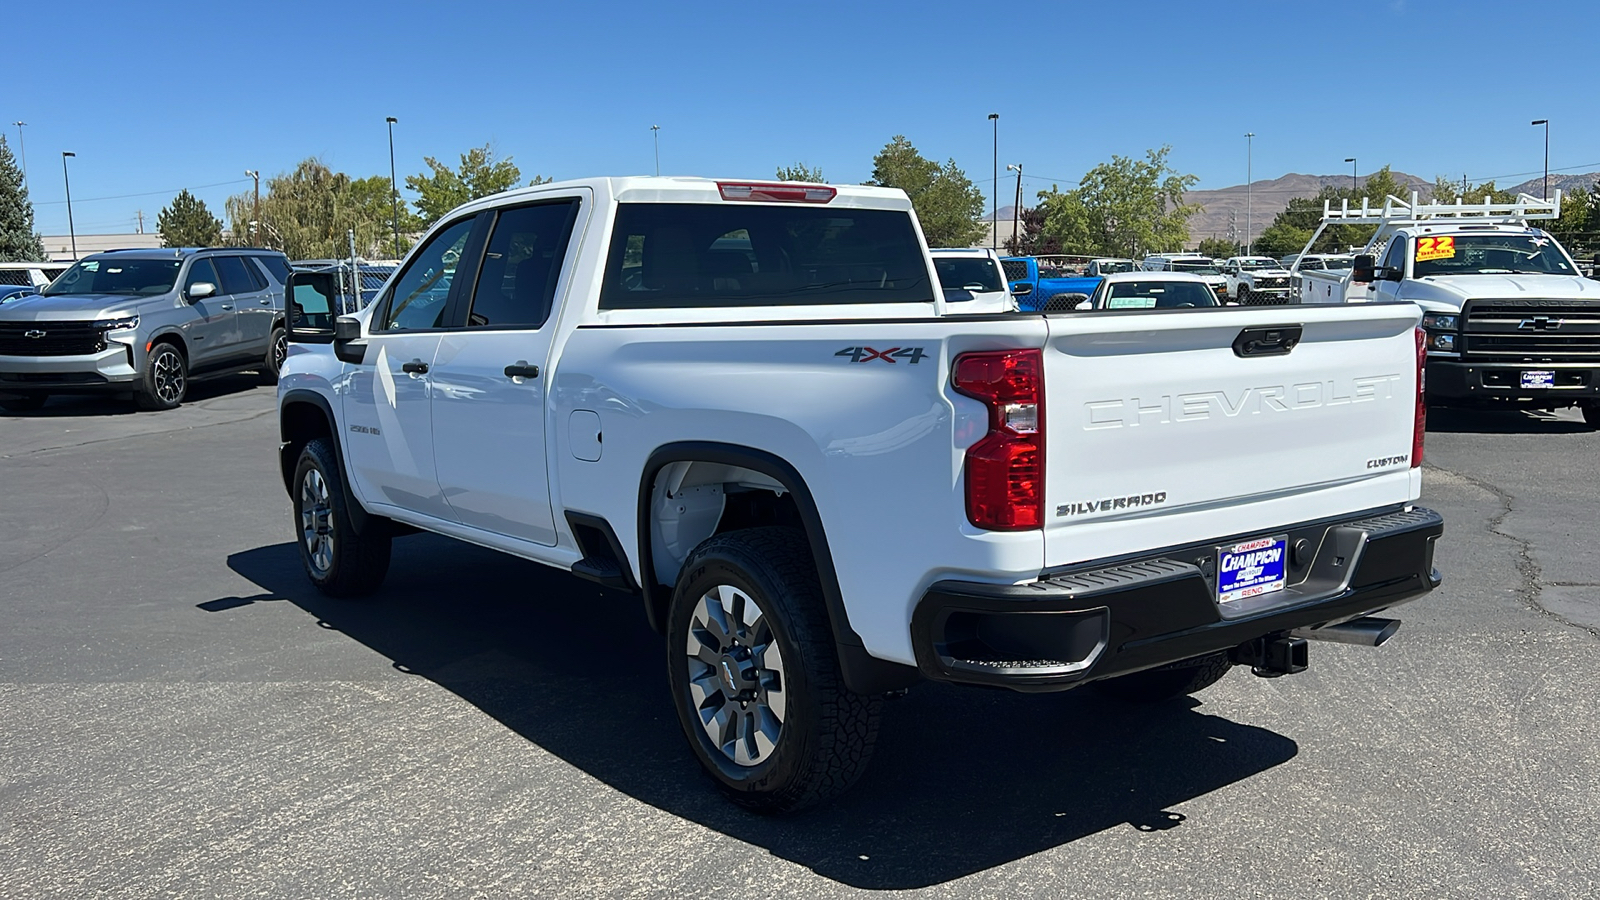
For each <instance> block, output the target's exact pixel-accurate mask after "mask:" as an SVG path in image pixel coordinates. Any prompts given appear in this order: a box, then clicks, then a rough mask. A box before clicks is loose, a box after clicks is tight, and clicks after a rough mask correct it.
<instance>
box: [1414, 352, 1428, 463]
mask: <svg viewBox="0 0 1600 900" xmlns="http://www.w3.org/2000/svg"><path fill="white" fill-rule="evenodd" d="M1427 433H1428V333H1427V332H1426V331H1423V330H1422V329H1421V328H1418V329H1417V418H1416V422H1415V423H1414V424H1413V425H1412V426H1411V468H1413V469H1415V468H1416V467H1418V466H1420V465H1422V438H1423V436H1424V435H1426V434H1427Z"/></svg>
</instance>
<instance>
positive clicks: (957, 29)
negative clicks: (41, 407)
mask: <svg viewBox="0 0 1600 900" xmlns="http://www.w3.org/2000/svg"><path fill="white" fill-rule="evenodd" d="M5 18H6V23H7V34H8V36H9V37H10V39H11V46H10V48H9V51H8V54H7V62H6V64H5V65H4V66H0V117H3V119H4V122H5V123H6V125H5V134H6V137H7V140H8V141H9V142H10V144H11V146H12V150H13V151H14V152H15V150H16V149H17V129H16V127H15V126H13V125H10V124H9V123H11V122H14V121H16V120H18V119H21V120H23V121H26V122H27V123H28V126H27V128H26V130H25V140H26V151H27V163H28V170H29V175H30V187H31V188H32V196H33V199H34V201H35V202H36V203H37V204H38V205H37V212H38V220H37V226H38V228H39V230H40V231H42V232H44V233H46V234H61V233H65V231H66V224H67V223H66V209H65V206H64V204H63V203H62V200H63V196H64V194H63V189H62V176H61V151H62V150H72V151H75V152H76V153H77V154H78V155H77V158H76V159H75V160H73V161H72V187H73V198H74V202H73V212H74V216H75V219H76V224H77V228H78V230H79V231H81V232H84V233H91V232H114V231H132V230H133V228H134V213H135V210H138V209H143V210H144V211H145V215H146V223H147V224H146V228H147V230H149V229H150V228H151V226H152V223H153V222H154V219H155V214H156V212H157V211H158V210H160V208H161V207H162V206H163V205H164V204H165V203H167V202H168V201H169V200H170V199H171V196H172V194H173V193H175V192H176V190H177V189H178V188H182V187H188V188H190V189H191V190H193V191H194V192H195V193H196V194H197V195H199V196H200V197H201V198H202V199H204V200H205V201H206V202H207V204H209V205H210V206H211V207H212V209H213V210H214V211H215V212H217V213H219V214H220V213H221V208H222V201H223V199H224V198H225V197H226V196H227V195H228V194H229V193H231V192H236V191H239V190H243V189H244V188H245V187H246V186H248V184H249V181H248V179H246V178H244V176H243V174H242V173H243V171H244V170H245V169H260V170H261V171H262V172H263V173H264V174H267V175H270V174H275V173H278V172H282V171H285V170H288V169H290V168H292V167H293V166H294V164H295V163H296V162H297V161H298V160H300V159H302V158H304V157H307V156H311V155H316V156H319V157H321V158H322V159H323V160H324V161H325V162H326V163H327V164H328V165H330V166H332V167H333V168H335V169H337V170H342V171H345V172H349V173H350V174H352V175H355V176H365V175H372V174H387V173H388V171H389V168H388V167H389V159H388V143H387V136H386V132H385V126H384V117H385V116H390V115H392V116H396V117H398V118H399V120H400V122H399V125H398V126H397V127H396V130H395V152H396V157H397V161H398V168H399V172H400V177H401V179H402V180H403V179H404V177H405V176H406V174H408V173H415V172H418V171H421V169H422V168H423V164H422V158H423V157H424V156H435V157H438V158H440V159H443V160H448V161H451V162H454V161H455V160H456V158H457V155H458V154H460V153H461V152H462V151H464V150H466V149H468V148H470V147H472V146H474V145H480V144H483V143H484V142H486V141H489V142H493V143H494V145H495V147H496V149H497V150H498V151H499V152H500V153H501V154H505V155H510V156H511V157H513V158H514V160H515V162H516V163H517V164H518V165H519V166H520V167H521V168H522V171H523V173H524V175H533V174H535V173H538V174H541V175H547V176H553V177H555V178H558V179H560V178H569V177H581V176H587V175H613V174H629V173H646V172H650V171H652V170H653V169H654V159H653V156H652V149H651V134H650V130H649V127H650V126H651V125H652V124H659V125H660V126H661V133H660V137H661V169H662V172H663V173H664V174H697V175H717V176H737V177H770V176H771V175H772V173H773V169H774V167H776V166H777V165H780V164H787V163H793V162H797V161H804V162H806V163H809V164H811V165H814V166H821V167H822V169H823V171H824V173H825V174H826V176H827V177H828V178H829V179H830V180H833V181H862V180H865V179H866V178H867V177H868V175H869V174H870V171H871V160H872V155H873V154H874V153H875V152H876V151H877V150H878V149H879V148H880V147H882V146H883V144H884V143H885V142H887V141H888V140H889V138H890V137H891V136H893V135H895V134H904V135H906V136H907V137H908V138H910V139H911V141H912V142H913V143H914V144H916V146H917V147H918V149H920V150H921V151H922V152H923V153H924V155H927V156H929V157H932V158H935V159H939V160H943V159H946V158H950V157H953V158H954V159H955V160H956V162H957V164H959V165H960V166H962V167H963V168H965V169H966V171H967V173H968V174H969V175H970V176H971V177H972V178H973V179H974V181H977V182H978V183H979V184H980V185H981V186H983V187H984V188H985V189H986V190H987V188H988V187H989V179H990V171H991V153H992V147H991V132H990V125H989V122H988V121H987V116H988V114H989V113H991V112H998V113H1000V115H1001V119H1000V169H1001V175H1002V184H1001V204H1002V205H1004V204H1005V203H1006V202H1008V201H1009V199H1010V197H1011V194H1012V189H1013V182H1012V181H1010V180H1009V179H1007V178H1006V177H1005V164H1006V163H1008V162H1018V161H1020V162H1022V163H1023V164H1024V166H1025V169H1026V171H1027V172H1028V173H1029V174H1030V175H1033V174H1035V173H1036V174H1037V175H1038V176H1040V179H1059V180H1061V181H1064V182H1070V181H1072V180H1075V179H1076V178H1078V177H1079V176H1080V175H1081V174H1082V173H1083V172H1084V171H1085V170H1086V169H1087V168H1089V167H1091V166H1093V165H1094V164H1096V163H1098V162H1101V161H1104V160H1106V159H1109V158H1110V156H1111V154H1113V153H1118V154H1123V155H1140V154H1142V153H1143V152H1144V150H1145V149H1146V148H1149V147H1154V146H1159V145H1161V144H1171V145H1172V147H1173V152H1172V162H1173V164H1174V165H1176V166H1177V167H1178V168H1179V169H1180V170H1181V171H1184V172H1192V173H1194V174H1195V175H1198V176H1199V178H1200V186H1201V187H1202V188H1215V187H1225V186H1227V185H1232V184H1239V183H1242V182H1243V181H1244V175H1245V138H1244V133H1245V132H1246V131H1254V132H1255V133H1256V135H1257V136H1256V139H1255V167H1254V171H1255V175H1256V178H1257V179H1262V178H1271V177H1276V176H1278V175H1281V174H1284V173H1285V172H1307V173H1314V174H1330V173H1341V172H1345V171H1348V168H1347V167H1346V164H1345V163H1343V162H1342V160H1343V159H1344V158H1345V157H1348V156H1355V157H1357V159H1359V160H1360V166H1361V169H1362V171H1363V172H1366V171H1369V170H1370V169H1372V168H1376V167H1378V166H1381V165H1383V164H1385V163H1388V164H1392V165H1393V166H1394V167H1395V168H1397V169H1400V170H1403V171H1407V172H1411V173H1413V174H1417V175H1422V176H1424V177H1428V178H1432V177H1434V176H1437V175H1440V174H1448V175H1450V176H1451V177H1453V178H1459V177H1460V176H1461V175H1462V174H1463V173H1466V174H1467V175H1468V176H1470V177H1472V178H1473V179H1475V180H1476V179H1481V178H1487V177H1491V176H1513V175H1514V176H1515V177H1511V178H1509V179H1508V178H1502V179H1501V183H1502V184H1507V183H1510V182H1515V181H1520V180H1522V179H1523V177H1524V176H1522V175H1520V174H1517V173H1528V172H1537V171H1538V170H1539V169H1540V167H1541V166H1542V164H1543V152H1544V145H1543V136H1542V132H1541V130H1540V129H1537V128H1532V127H1530V126H1529V124H1528V122H1529V120H1531V119H1537V118H1549V119H1550V120H1551V121H1552V129H1551V146H1550V165H1551V166H1552V167H1554V168H1557V169H1560V168H1564V167H1574V166H1585V167H1587V168H1600V116H1597V115H1596V108H1595V107H1596V105H1597V101H1596V90H1595V79H1594V68H1593V61H1592V56H1593V54H1592V52H1591V50H1590V48H1591V47H1592V46H1593V44H1594V42H1595V41H1596V40H1597V39H1600V27H1597V26H1600V6H1597V5H1596V4H1594V3H1593V0H1588V2H1564V0H1558V2H1548V3H1540V4H1537V5H1522V6H1519V5H1516V4H1506V3H1503V2H1498V3H1489V2H1477V0H1474V2H1451V3H1441V2H1437V0H1434V2H1428V3H1424V2H1420V0H1370V2H1361V3H1346V4H1336V3H1321V4H1316V5H1315V6H1314V7H1313V6H1312V5H1310V4H1300V3H1266V2H1253V3H1252V2H1240V3H1229V2H1213V3H1209V4H1195V3H1180V2H1123V3H1096V4H1092V5H1090V4H1062V3H1056V4H1043V3H1015V4H1009V5H1002V4H982V3H970V2H969V3H962V4H954V3H942V2H919V3H911V2H900V3H873V2H870V0H866V2H862V0H857V2H852V3H835V2H817V3H748V2H746V3H727V4H714V3H704V4H677V3H640V2H604V0H589V2H578V3H562V4H551V3H543V2H513V3H501V2H479V3H473V4H440V3H436V2H435V3H420V2H414V0H395V2H386V3H373V4H353V3H340V2H337V0H334V2H322V3H304V2H280V3H272V4H267V3H252V4H235V3H199V4H190V3H154V4H150V3H127V2H109V0H90V2H88V3H85V4H75V5H72V6H70V8H69V7H65V6H61V5H58V4H49V3H14V4H11V6H10V8H8V10H7V12H6V16H5ZM1541 45H1543V46H1549V47H1551V48H1553V49H1552V50H1551V51H1550V52H1549V53H1540V52H1539V51H1538V49H1537V48H1538V47H1540V46H1541ZM1510 47H1517V48H1518V49H1517V50H1516V51H1514V52H1515V55H1516V56H1517V57H1518V58H1519V59H1518V63H1517V67H1516V68H1514V69H1513V68H1506V67H1505V64H1504V63H1495V62H1492V61H1484V60H1486V59H1490V58H1493V57H1495V56H1505V55H1507V53H1508V48H1510ZM1446 48H1456V49H1453V50H1452V49H1446ZM1381 60H1389V61H1390V62H1389V63H1388V64H1385V63H1383V62H1381ZM1435 63H1437V65H1433V64H1435ZM1589 164H1594V165H1592V166H1591V165H1589ZM224 182H234V183H232V184H219V183H224ZM1049 183H1050V182H1049V180H1039V179H1033V178H1030V179H1029V180H1027V181H1025V182H1024V191H1025V194H1026V195H1027V196H1028V197H1030V198H1031V197H1032V195H1033V193H1034V192H1035V191H1036V190H1038V189H1041V188H1045V187H1048V186H1049ZM129 194H144V195H145V196H136V197H122V198H121V199H96V198H110V197H118V196H120V195H129Z"/></svg>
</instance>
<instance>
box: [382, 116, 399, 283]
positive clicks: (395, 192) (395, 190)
mask: <svg viewBox="0 0 1600 900" xmlns="http://www.w3.org/2000/svg"><path fill="white" fill-rule="evenodd" d="M384 121H385V122H388V123H389V214H390V215H391V216H393V217H394V258H395V259H399V258H400V184H399V182H397V181H396V180H395V175H394V123H396V122H398V121H400V120H399V119H396V118H395V117H394V116H387V117H385V118H384Z"/></svg>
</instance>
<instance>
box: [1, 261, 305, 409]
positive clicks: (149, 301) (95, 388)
mask: <svg viewBox="0 0 1600 900" xmlns="http://www.w3.org/2000/svg"><path fill="white" fill-rule="evenodd" d="M288 277H289V260H288V258H287V257H285V256H284V255H283V254H282V253H278V252H276V251H272V250H253V249H232V248H228V249H224V248H214V249H192V248H186V249H180V248H169V249H163V250H113V251H110V252H107V253H96V254H94V255H93V256H88V257H85V258H83V259H81V260H79V261H78V262H77V263H76V264H75V265H73V266H72V268H70V269H68V270H67V271H65V272H63V273H62V274H61V275H60V276H59V277H58V278H56V280H55V281H52V282H51V283H50V285H49V286H48V287H46V288H44V289H43V290H42V291H40V293H39V294H38V295H36V296H30V297H24V298H20V299H17V300H13V301H11V302H9V303H7V304H5V305H4V306H0V408H3V409H6V410H8V411H11V412H20V411H26V410H34V409H38V408H39V407H41V406H43V405H44V402H45V400H46V399H48V398H49V396H50V395H51V394H69V393H70V394H79V393H91V392H92V393H101V392H115V393H123V394H132V396H133V398H134V401H135V402H136V403H138V405H139V408H140V409H172V408H173V407H175V406H177V405H178V404H180V403H182V402H183V396H184V393H185V392H186V391H187V390H188V387H189V383H190V382H191V381H193V380H198V379H202V378H209V377H214V376H217V375H226V374H230V373H233V372H241V371H247V370H254V371H257V372H260V373H261V376H262V378H263V380H265V381H266V382H267V383H269V384H271V383H274V382H276V381H277V377H278V367H279V366H281V365H282V363H283V359H284V355H285V350H286V344H285V343H284V329H283V284H284V282H285V281H286V280H287V279H288Z"/></svg>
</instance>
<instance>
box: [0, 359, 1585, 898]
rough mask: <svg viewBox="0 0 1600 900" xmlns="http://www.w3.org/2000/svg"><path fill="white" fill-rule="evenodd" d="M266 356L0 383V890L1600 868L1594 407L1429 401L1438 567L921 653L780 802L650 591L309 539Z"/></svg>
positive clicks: (650, 884) (1355, 892) (963, 881)
mask: <svg viewBox="0 0 1600 900" xmlns="http://www.w3.org/2000/svg"><path fill="white" fill-rule="evenodd" d="M272 402H273V394H272V389H270V388H262V387H255V386H253V383H252V381H251V380H250V379H249V378H238V379H230V380H225V381H220V382H213V383H209V384H204V385H198V386H197V387H196V394H195V395H194V396H193V397H191V400H190V402H189V403H188V404H187V405H185V406H184V407H183V408H181V409H179V410H176V411H174V412H171V413H140V414H135V413H133V412H131V409H130V408H126V407H123V406H122V405H120V404H116V403H111V402H106V401H100V400H92V399H59V398H58V399H56V400H54V401H52V402H51V404H50V405H49V406H47V407H46V408H45V409H44V410H42V411H41V412H38V413H34V414H29V415H25V416H17V417H0V616H3V621H4V626H3V628H0V896H3V897H8V898H9V897H16V898H38V897H73V898H87V897H229V898H244V897H274V898H276V897H344V896H360V897H398V896H406V897H449V898H458V897H477V896H484V897H506V896H539V897H721V896H738V897H741V898H759V897H834V896H846V895H854V894H858V893H867V892H880V891H906V892H916V893H918V894H925V895H927V896H935V897H1062V896H1074V897H1099V896H1105V897H1127V896H1162V897H1171V896H1180V897H1181V896H1228V897H1241V896H1261V897H1283V896H1308V897H1401V896H1404V897H1457V896H1459V897H1485V896H1493V897H1533V896H1539V897H1553V896H1567V897H1577V896H1592V895H1593V893H1594V890H1595V885H1596V884H1597V883H1600V849H1597V847H1600V818H1597V817H1596V815H1595V810H1596V809H1597V808H1600V566H1597V564H1596V562H1595V560H1594V555H1593V554H1594V546H1595V545H1594V541H1595V537H1594V536H1595V535H1596V534H1597V533H1600V479H1597V478H1596V477H1595V470H1596V463H1597V461H1600V434H1596V433H1593V432H1590V431H1588V430H1587V429H1586V428H1585V427H1584V426H1583V425H1582V424H1581V419H1579V417H1578V416H1577V415H1576V414H1575V413H1572V412H1562V413H1559V414H1553V415H1552V414H1522V413H1494V414H1490V413H1453V412H1436V413H1435V414H1434V415H1433V416H1432V419H1431V421H1430V434H1429V439H1428V449H1427V457H1428V469H1427V472H1426V481H1425V488H1424V502H1425V503H1427V504H1428V505H1430V506H1432V507H1433V508H1435V509H1438V510H1440V511H1441V512H1443V513H1444V515H1445V517H1446V520H1447V531H1446V536H1445V538H1444V539H1443V541H1442V542H1441V544H1440V548H1439V556H1438V560H1437V563H1438V565H1439V567H1440V569H1441V570H1442V571H1443V572H1444V575H1445V584H1444V587H1443V588H1441V589H1440V590H1439V591H1437V592H1435V593H1434V594H1433V595H1431V596H1429V597H1427V598H1425V599H1423V600H1421V601H1419V602H1417V603H1415V604H1412V605H1410V606H1408V607H1405V608H1403V610H1402V611H1400V612H1398V613H1397V617H1399V618H1402V619H1404V620H1405V623H1406V624H1405V627H1404V628H1403V629H1402V630H1401V632H1400V635H1399V636H1398V637H1396V638H1395V639H1394V640H1393V641H1392V642H1391V643H1390V644H1389V645H1387V646H1385V647H1383V648H1380V649H1376V650H1374V649H1369V648H1360V647H1345V646H1340V645H1332V644H1314V645H1313V646H1312V648H1311V650H1312V659H1311V669H1310V671H1308V672H1306V673H1304V674H1302V675H1297V676H1294V677H1290V678H1283V679H1277V680H1261V679H1256V678H1252V677H1251V676H1250V675H1249V674H1248V672H1246V671H1243V670H1235V671H1234V672H1233V673H1231V674H1230V675H1229V676H1228V677H1227V678H1226V679H1224V680H1223V682H1222V683H1220V684H1219V685H1217V686H1216V687H1213V688H1211V689H1209V690H1207V691H1205V692H1203V693H1201V694H1200V695H1198V697H1196V698H1195V699H1193V700H1191V701H1188V702H1185V703H1174V704H1169V705H1166V706H1161V707H1155V708H1127V707H1121V706H1117V705H1115V704H1112V703H1109V702H1107V701H1104V700H1101V699H1099V698H1098V697H1096V696H1094V695H1092V694H1090V693H1089V692H1074V693H1067V694H1054V695H1039V696H1024V695H1016V694H1011V693H1007V692H1000V691H982V690H970V689H969V690H961V689H955V688H949V687H943V686H936V685H923V686H921V687H919V688H917V689H916V690H913V691H912V692H911V693H910V694H909V695H908V696H907V697H905V698H903V699H900V700H897V701H894V702H892V703H891V704H890V705H889V706H888V708H887V711H886V713H885V718H884V724H883V738H882V740H881V742H880V744H879V749H878V753H877V755H876V757H875V758H874V762H873V766H872V769H871V771H870V772H869V773H868V775H867V777H866V778H865V780H864V781H863V783H862V784H861V785H860V786H859V787H858V789H856V790H855V791H854V792H853V793H851V794H849V795H848V796H846V797H845V798H844V799H842V800H841V801H839V802H837V803H835V804H833V805H831V806H828V807H825V808H822V809H817V810H813V811H810V812H807V813H804V814H801V815H798V816H795V817H791V818H786V819H768V818H760V817H755V816H751V815H748V814H745V813H743V812H740V811H738V810H736V809H734V808H733V807H731V806H730V805H728V804H726V803H725V802H724V801H722V800H721V799H720V798H719V797H718V795H717V793H716V791H715V789H714V788H713V787H712V785H711V782H710V781H709V780H708V779H707V778H706V777H705V776H703V775H702V774H701V772H700V770H699V768H698V766H697V764H696V763H695V761H694V759H693V758H692V757H691V756H690V754H689V751H688V749H687V746H686V745H685V743H684V740H683V737H682V735H681V733H680V731H679V729H678V725H677V722H676V720H675V719H674V717H673V713H672V710H671V708H670V707H669V705H668V699H667V696H666V689H665V678H664V668H665V663H664V659H663V655H662V647H661V644H660V641H659V639H657V638H656V637H655V636H654V635H653V634H652V633H651V632H650V631H649V630H648V629H647V628H646V626H645V624H644V621H643V618H642V616H641V614H640V611H639V610H638V609H637V608H636V603H635V601H633V600H632V599H630V598H626V597H623V596H621V595H613V594H605V593H602V592H601V591H599V590H598V589H597V588H596V587H594V586H593V585H591V584H589V583H587V582H583V581H579V580H576V579H574V578H572V577H570V576H567V575H565V574H562V573H557V572H553V571H549V570H546V569H543V568H541V567H539V566H536V565H534V564H531V563H526V562H521V561H518V560H514V559H510V558H506V557H501V556H498V555H495V554H493V553H490V552H488V551H484V550H480V549H476V548H473V547H470V546H466V545H463V544H458V543H454V542H451V541H448V540H445V539H442V538H436V537H432V536H416V537H409V538H405V539H403V540H401V541H400V542H399V543H397V544H396V554H395V564H394V567H393V568H392V569H391V572H390V577H389V581H388V584H387V586H386V588H385V589H384V590H383V591H382V592H381V593H380V594H379V596H377V597H375V598H372V599H370V600H365V601H354V602H352V601H335V600H329V599H326V598H323V597H321V596H320V595H318V594H317V593H315V592H314V591H313V590H312V589H311V588H310V586H309V585H308V583H307V582H306V581H305V580H304V578H303V576H302V575H301V574H300V571H299V563H298V559H297V557H296V550H295V547H294V545H293V544H292V543H291V526H290V519H289V503H288V499H287V497H286V496H285V494H284V490H283V485H282V483H281V481H280V480H279V478H278V475H277V471H276V462H275V451H276V446H277V445H276V440H277V431H276V423H275V421H274V418H273V415H272V412H273V409H272Z"/></svg>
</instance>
